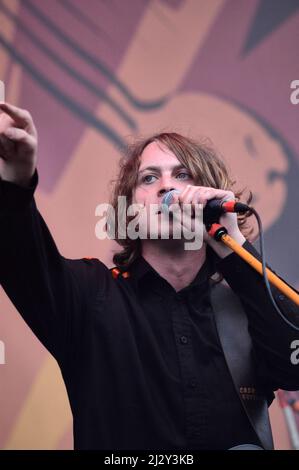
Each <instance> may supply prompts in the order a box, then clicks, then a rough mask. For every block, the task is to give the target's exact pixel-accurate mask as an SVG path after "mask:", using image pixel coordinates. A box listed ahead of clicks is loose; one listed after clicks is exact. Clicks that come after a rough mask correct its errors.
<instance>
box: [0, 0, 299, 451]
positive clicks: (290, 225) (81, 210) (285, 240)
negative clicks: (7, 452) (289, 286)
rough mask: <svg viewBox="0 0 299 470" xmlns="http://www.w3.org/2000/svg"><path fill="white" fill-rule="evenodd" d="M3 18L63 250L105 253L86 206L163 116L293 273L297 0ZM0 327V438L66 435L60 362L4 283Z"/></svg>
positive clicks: (0, 59)
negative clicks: (200, 143) (242, 190)
mask: <svg viewBox="0 0 299 470" xmlns="http://www.w3.org/2000/svg"><path fill="white" fill-rule="evenodd" d="M0 26H1V27H0V79H1V80H2V81H4V82H5V85H6V99H7V101H9V102H11V103H14V104H16V105H18V106H20V107H23V108H27V109H28V110H29V111H30V112H31V114H32V115H33V118H34V120H35V123H36V126H37V128H38V132H39V175H40V184H39V188H38V191H37V202H38V206H39V208H40V210H41V212H42V214H43V216H44V217H45V219H46V221H47V223H48V225H49V227H50V229H51V231H52V234H53V236H54V238H55V240H56V242H57V245H58V247H59V249H60V251H61V252H62V253H63V254H64V256H66V257H70V258H79V257H83V256H94V257H98V258H100V259H101V260H102V261H104V262H105V263H106V264H107V265H111V253H112V250H113V248H114V247H113V245H112V243H111V242H108V241H99V240H98V239H97V238H96V237H95V230H94V229H95V224H96V217H95V207H96V206H97V205H98V204H99V203H101V202H107V201H108V195H109V181H110V180H111V179H112V178H113V177H114V176H115V171H116V168H117V163H118V160H119V157H120V149H121V148H122V147H123V146H124V144H125V142H126V141H127V140H128V139H130V138H132V137H134V136H136V135H139V134H148V133H150V132H155V131H157V130H163V129H172V130H173V129H174V130H176V131H179V132H184V133H187V134H188V135H191V136H195V137H197V136H199V137H200V136H207V137H209V138H210V139H211V140H212V142H213V143H214V145H215V146H216V148H217V149H219V151H220V152H221V154H222V155H223V157H224V159H225V160H226V161H227V163H228V164H229V166H230V168H231V170H232V172H233V174H234V175H235V178H236V180H237V181H238V187H243V186H246V187H248V188H250V189H251V190H252V191H253V193H254V201H255V205H256V208H257V210H258V211H259V212H260V214H261V216H262V219H263V222H264V228H265V230H266V247H267V254H268V261H269V263H270V264H271V265H272V266H273V267H274V268H275V270H276V271H278V272H279V273H280V274H281V275H283V276H284V277H285V278H286V279H287V280H288V281H289V282H291V283H293V284H294V285H297V287H298V286H299V270H298V263H299V251H298V248H297V244H298V242H297V240H298V239H299V223H298V220H297V217H296V216H297V213H298V210H297V203H298V195H299V190H298V180H299V179H298V177H299V139H298V123H299V104H298V105H296V104H292V103H291V100H290V95H291V92H292V90H291V88H290V84H291V82H292V81H293V80H296V79H297V80H299V60H298V39H299V33H298V31H299V2H298V1H297V0H283V1H281V0H250V1H248V0H84V1H83V0H19V1H18V0H0ZM31 295H32V296H34V295H35V292H34V286H32V292H31ZM0 340H1V343H0V344H1V345H2V348H3V347H5V348H4V349H5V364H0V448H6V449H20V448H21V449H25V448H29V449H30V448H31V449H40V448H48V449H65V448H70V447H71V446H72V433H71V414H70V409H69V405H68V401H67V397H66V393H65V389H64V386H63V383H62V379H61V376H60V372H59V370H58V368H57V366H56V363H55V361H54V360H53V359H52V358H51V357H50V356H49V354H48V353H47V352H46V351H45V349H44V348H43V347H42V346H41V344H40V343H39V342H38V340H37V339H36V338H35V337H34V336H33V334H32V333H31V332H30V330H29V329H28V327H27V326H26V325H25V324H24V323H23V321H22V320H21V319H20V317H19V315H18V313H17V312H16V310H15V309H14V307H13V306H12V305H11V303H10V302H9V300H8V299H7V297H6V295H5V294H4V292H3V291H1V292H0ZM271 416H272V423H273V429H274V435H275V441H276V445H277V447H278V448H288V447H289V445H290V444H289V440H288V435H287V429H286V425H285V421H284V417H283V413H282V412H281V411H280V409H279V407H278V405H277V404H274V405H273V406H272V408H271Z"/></svg>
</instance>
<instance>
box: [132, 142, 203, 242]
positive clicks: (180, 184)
mask: <svg viewBox="0 0 299 470" xmlns="http://www.w3.org/2000/svg"><path fill="white" fill-rule="evenodd" d="M188 184H194V181H193V178H192V176H191V174H190V172H189V170H188V169H187V168H185V167H184V166H183V165H182V164H181V162H180V161H179V160H178V159H177V157H176V156H175V155H174V154H173V153H172V152H171V151H170V150H169V149H168V148H166V147H164V146H163V145H162V144H161V143H157V142H152V143H150V144H149V145H148V146H147V147H146V148H145V149H144V151H143V152H142V155H141V157H140V166H139V171H138V182H137V186H136V188H135V190H134V192H133V198H132V199H133V203H135V204H141V205H142V206H144V211H145V212H146V222H145V221H144V219H142V222H141V224H145V223H146V224H147V225H146V228H145V227H144V229H145V230H146V233H147V236H149V234H150V233H151V235H153V233H155V237H152V238H162V237H163V234H164V236H165V235H166V234H167V233H168V230H169V235H170V238H171V235H172V231H173V225H174V222H173V220H172V218H171V217H170V218H169V217H168V215H167V214H165V213H163V212H162V213H159V214H158V215H157V217H156V220H157V221H158V222H157V225H156V226H154V225H153V224H152V223H151V222H150V223H149V220H152V219H150V205H151V204H155V205H157V207H156V208H155V207H154V206H152V210H153V207H154V212H155V213H156V214H157V212H160V211H159V205H160V204H161V201H162V198H163V195H164V194H165V192H167V191H170V190H171V189H176V190H179V191H180V192H181V191H183V189H184V188H185V187H186V186H187V185H188ZM150 228H151V232H149V230H150Z"/></svg>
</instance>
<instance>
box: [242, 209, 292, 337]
mask: <svg viewBox="0 0 299 470" xmlns="http://www.w3.org/2000/svg"><path fill="white" fill-rule="evenodd" d="M250 212H251V213H252V214H254V216H255V218H256V220H257V223H258V228H259V244H260V252H261V257H262V267H263V278H264V281H265V285H266V289H267V293H268V295H269V297H270V300H271V303H272V305H273V307H274V308H275V310H276V312H277V313H278V315H279V316H280V317H281V319H282V320H283V321H284V322H285V323H286V324H287V325H289V326H290V327H291V328H293V329H294V330H296V331H299V327H298V326H296V325H294V324H293V323H292V322H290V321H289V320H288V319H287V318H286V317H285V316H284V315H283V313H282V312H281V310H280V308H279V307H278V305H277V303H276V301H275V299H274V297H273V295H272V292H271V287H270V283H269V279H268V274H267V271H266V254H265V243H264V232H263V226H262V221H261V218H260V216H259V215H258V213H257V211H256V210H255V209H254V208H253V207H250ZM294 292H295V291H294Z"/></svg>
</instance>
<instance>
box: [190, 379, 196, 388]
mask: <svg viewBox="0 0 299 470" xmlns="http://www.w3.org/2000/svg"><path fill="white" fill-rule="evenodd" d="M189 385H190V387H191V388H196V385H197V383H196V380H194V379H192V380H190V382H189Z"/></svg>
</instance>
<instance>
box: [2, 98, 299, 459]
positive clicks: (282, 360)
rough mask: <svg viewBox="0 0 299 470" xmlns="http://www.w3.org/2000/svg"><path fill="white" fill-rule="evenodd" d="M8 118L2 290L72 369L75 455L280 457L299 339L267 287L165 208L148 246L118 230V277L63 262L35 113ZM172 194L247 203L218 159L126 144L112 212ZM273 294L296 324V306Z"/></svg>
mask: <svg viewBox="0 0 299 470" xmlns="http://www.w3.org/2000/svg"><path fill="white" fill-rule="evenodd" d="M0 110H1V111H2V114H1V116H0V139H1V140H0V156H1V158H2V169H1V181H0V220H1V231H0V251H1V254H0V282H1V284H2V286H3V288H4V290H5V291H6V293H7V295H8V296H9V297H10V299H11V301H12V302H13V303H14V305H15V306H16V308H17V309H18V311H19V312H20V314H21V315H22V316H23V318H24V320H25V321H26V322H27V324H28V325H29V327H30V328H31V329H32V330H33V331H34V333H35V334H36V336H37V337H38V338H39V339H40V341H41V342H42V343H43V344H44V346H45V347H46V348H47V349H48V350H49V351H50V353H51V354H52V355H53V356H54V357H55V358H56V360H57V362H58V364H59V366H60V368H61V372H62V375H63V378H64V381H65V384H66V388H67V392H68V396H69V400H70V404H71V409H72V413H73V418H74V443H75V448H76V449H153V450H154V449H156V450H158V449H160V450H162V449H163V450H170V449H171V450H184V449H185V450H187V449H198V450H200V449H228V448H231V447H233V446H238V445H240V444H243V443H247V444H253V445H254V444H255V445H257V446H261V447H262V448H265V449H271V448H272V447H273V443H272V436H271V430H270V425H269V418H268V411H267V408H268V406H269V404H270V403H271V401H272V399H273V391H274V390H276V389H277V388H283V389H287V390H296V389H298V388H299V371H298V367H299V366H298V365H295V364H293V363H292V362H291V360H290V356H291V353H292V350H291V349H290V345H291V343H292V341H293V340H294V339H296V338H297V337H298V332H297V331H296V330H295V329H294V328H292V327H291V326H290V325H289V324H287V322H285V321H284V320H283V319H282V318H281V317H279V315H277V313H276V311H275V309H274V307H273V306H272V304H271V302H270V300H269V297H268V295H267V292H266V289H265V287H264V282H263V279H262V277H261V276H260V275H259V274H258V273H256V272H255V271H254V270H253V269H252V268H251V267H250V266H249V265H247V264H246V263H245V262H244V261H242V260H241V259H240V258H239V257H238V256H237V255H236V254H235V253H233V252H232V251H231V250H230V249H229V248H227V247H226V246H224V245H222V244H221V243H219V242H216V241H215V240H213V239H212V238H211V237H210V236H209V235H208V233H207V232H206V230H205V229H204V227H202V228H203V238H204V241H203V244H202V245H201V246H200V247H199V248H198V249H196V250H194V249H190V250H187V249H186V246H185V243H186V240H185V239H184V238H183V237H181V238H176V237H174V236H173V230H172V229H173V224H174V222H175V221H174V219H173V218H171V217H170V218H169V226H168V228H169V233H170V237H169V239H166V238H164V237H163V233H164V232H163V231H164V214H163V211H159V213H157V214H156V215H157V218H158V223H157V224H156V232H155V233H154V235H153V233H152V231H150V227H149V226H146V227H145V232H146V234H151V236H148V237H143V238H137V239H131V238H130V237H129V236H126V238H122V237H120V236H119V233H118V226H117V225H116V227H115V228H116V240H117V241H118V243H119V244H120V245H121V247H122V249H121V251H120V252H119V253H116V254H115V255H114V263H115V268H114V269H108V268H107V267H106V266H105V265H104V264H103V263H102V262H101V261H99V260H98V259H79V260H71V259H66V258H64V257H63V256H62V255H61V254H60V253H59V251H58V250H57V247H56V245H55V242H54V240H53V238H52V237H51V234H50V233H49V230H48V228H47V226H46V224H45V222H44V220H43V218H42V217H41V215H40V213H39V212H38V210H37V208H36V204H35V201H34V191H35V189H36V186H37V184H38V175H37V170H36V162H37V131H36V128H35V126H34V123H33V120H32V117H31V116H30V114H29V113H28V111H25V110H23V109H20V108H17V107H14V106H12V105H10V104H7V103H2V104H0ZM171 190H175V191H174V192H173V194H174V195H173V202H176V203H178V204H179V206H180V207H183V206H184V205H186V204H189V205H191V207H192V208H193V209H195V208H196V206H197V205H198V204H202V205H203V206H205V205H206V203H207V201H209V200H211V199H219V200H220V201H223V200H231V199H235V198H239V196H240V194H236V195H235V194H234V193H233V191H232V182H231V180H230V178H229V175H228V172H227V169H226V168H225V165H224V163H223V162H222V161H221V159H220V158H219V157H218V156H217V155H216V154H215V152H214V151H213V150H212V149H210V148H209V147H207V146H206V145H204V144H202V143H198V142H195V141H193V140H192V139H189V138H187V137H184V136H182V135H179V134H176V133H162V134H157V135H154V136H152V137H150V138H148V139H146V140H142V141H138V142H136V143H135V144H134V145H133V146H131V147H129V148H128V152H127V155H126V156H125V158H124V159H123V160H122V161H121V167H120V172H119V177H118V179H117V181H116V184H115V187H114V192H113V194H112V200H111V202H112V206H113V207H114V209H115V210H117V209H118V200H119V199H118V196H126V198H127V203H128V204H139V205H140V206H141V207H143V208H144V211H145V212H146V213H148V214H149V213H150V207H151V205H152V204H156V205H157V207H161V203H162V201H163V196H165V194H166V193H168V192H169V191H171ZM190 218H191V219H192V220H191V222H192V223H194V217H193V215H192V212H190ZM143 220H147V221H148V220H149V218H147V219H143ZM127 223H128V224H129V217H128V220H127ZM220 223H221V224H222V225H223V226H225V227H226V229H227V231H228V234H229V235H230V236H231V237H233V238H234V239H235V240H236V241H237V242H238V243H239V244H241V245H243V246H244V248H246V249H247V250H248V251H250V252H251V253H252V254H254V255H255V256H257V257H258V256H259V255H258V254H257V252H256V251H255V249H254V248H253V246H252V245H251V244H250V242H249V241H248V240H246V238H245V236H244V234H245V235H246V233H247V228H246V225H247V220H246V218H244V217H242V218H240V217H239V218H238V217H237V216H236V214H223V215H222V216H221V218H220ZM140 224H141V225H142V221H140ZM242 232H243V233H242ZM272 293H273V296H274V298H275V300H276V301H277V303H278V305H279V307H280V309H281V311H282V312H283V314H284V316H285V317H286V318H287V319H288V320H289V321H290V322H293V323H295V324H296V325H297V326H299V309H298V307H296V306H295V304H293V303H292V302H291V301H290V300H288V299H287V298H284V297H283V296H282V295H281V294H280V292H279V291H277V290H276V289H275V288H274V287H273V288H272Z"/></svg>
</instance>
